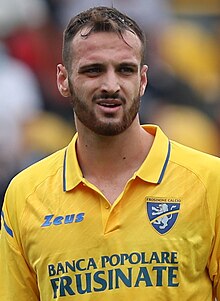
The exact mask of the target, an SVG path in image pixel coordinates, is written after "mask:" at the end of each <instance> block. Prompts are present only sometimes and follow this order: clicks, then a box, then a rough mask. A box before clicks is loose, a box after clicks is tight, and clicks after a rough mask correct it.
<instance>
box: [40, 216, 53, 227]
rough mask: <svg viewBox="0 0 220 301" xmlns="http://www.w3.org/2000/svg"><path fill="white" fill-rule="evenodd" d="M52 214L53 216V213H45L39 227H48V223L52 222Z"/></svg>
mask: <svg viewBox="0 0 220 301" xmlns="http://www.w3.org/2000/svg"><path fill="white" fill-rule="evenodd" d="M53 216H54V215H53V214H51V215H46V216H45V217H44V219H45V221H44V223H43V224H42V225H41V227H48V226H50V225H51V224H52V222H51V220H52V218H53Z"/></svg>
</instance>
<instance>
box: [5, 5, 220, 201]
mask: <svg viewBox="0 0 220 301" xmlns="http://www.w3.org/2000/svg"><path fill="white" fill-rule="evenodd" d="M112 4H113V6H114V7H116V8H119V9H120V10H122V11H123V12H125V13H128V14H129V15H130V16H131V17H133V18H134V19H135V20H136V21H137V22H138V23H139V24H140V25H142V27H143V28H144V30H145V31H146V35H147V57H146V63H147V64H148V66H149V74H148V77H149V84H148V88H147V91H146V93H145V96H144V97H143V98H142V102H141V112H140V117H141V122H142V123H146V122H147V123H157V124H159V125H160V126H161V127H162V129H163V130H164V131H165V132H166V133H167V134H168V136H169V137H170V138H171V139H175V140H177V141H179V142H182V143H184V144H186V145H189V146H192V147H194V148H197V149H199V150H202V151H205V152H208V153H210V154H214V155H217V156H219V155H220V55H219V53H220V2H219V0H118V1H117V0H115V1H91V0H90V1H89V0H80V1H77V0H62V1H60V0H0V88H1V90H0V205H1V204H2V201H3V195H4V192H5V189H6V187H7V185H8V183H9V182H10V180H11V178H12V177H13V176H14V175H15V174H16V173H18V172H19V171H20V170H22V169H23V168H25V167H27V166H28V165H30V164H32V163H33V162H36V161H38V160H39V159H41V158H43V157H45V156H47V155H49V154H50V153H52V152H54V151H56V150H58V149H59V148H61V147H63V146H65V145H66V144H67V143H68V142H69V141H70V140H71V137H72V136H73V133H74V132H75V128H74V124H73V115H72V112H71V107H70V105H69V102H68V100H66V99H63V98H62V97H61V96H60V95H59V93H58V90H57V87H56V65H57V63H59V62H61V44H62V32H63V29H64V27H65V25H66V23H67V21H68V20H69V18H70V17H71V16H72V15H74V14H76V13H78V12H80V11H81V10H83V9H86V8H89V7H91V6H97V5H106V6H111V5H112Z"/></svg>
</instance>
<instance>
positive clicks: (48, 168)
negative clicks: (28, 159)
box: [7, 148, 65, 195]
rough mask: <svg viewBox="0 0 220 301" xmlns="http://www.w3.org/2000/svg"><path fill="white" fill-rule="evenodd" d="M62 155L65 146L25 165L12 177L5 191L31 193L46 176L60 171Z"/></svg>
mask: <svg viewBox="0 0 220 301" xmlns="http://www.w3.org/2000/svg"><path fill="white" fill-rule="evenodd" d="M64 156H65V148H64V149H62V150H59V151H57V152H55V153H53V154H51V155H50V156H48V157H46V158H44V159H42V160H40V161H38V162H37V163H34V164H33V165H31V166H29V167H27V168H26V169H24V170H23V171H21V172H20V173H18V174H17V175H16V176H15V177H14V178H13V179H12V181H11V183H10V184H9V187H8V190H7V191H11V190H17V192H19V194H21V193H25V194H26V195H28V194H31V192H32V191H33V190H35V189H36V187H37V186H39V185H41V184H42V183H43V182H44V181H46V180H47V179H48V178H51V177H53V176H55V175H56V174H57V173H58V172H60V173H62V168H63V162H64Z"/></svg>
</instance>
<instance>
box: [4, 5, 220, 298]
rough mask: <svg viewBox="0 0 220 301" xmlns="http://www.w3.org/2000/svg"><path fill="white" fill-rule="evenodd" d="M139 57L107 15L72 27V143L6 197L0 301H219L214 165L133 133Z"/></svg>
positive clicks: (218, 179) (67, 49)
mask: <svg viewBox="0 0 220 301" xmlns="http://www.w3.org/2000/svg"><path fill="white" fill-rule="evenodd" d="M144 50H145V40H144V35H143V32H142V31H141V30H140V28H139V27H138V25H137V24H136V23H135V22H134V21H133V20H131V19H130V18H128V17H127V16H125V15H123V14H121V13H120V12H118V11H117V10H116V9H114V8H106V7H98V8H93V9H90V10H88V11H86V12H83V13H81V14H79V15H78V16H76V17H74V18H73V19H72V20H71V21H70V23H69V25H68V27H67V29H66V31H65V34H64V45H63V63H64V65H62V64H59V65H58V67H57V83H58V89H59V91H60V92H61V94H62V95H63V96H64V97H70V98H71V102H72V105H73V109H74V114H75V122H76V127H77V134H76V135H75V136H74V138H73V140H72V141H71V143H70V144H69V145H68V146H67V148H65V149H63V150H61V151H58V152H57V153H55V154H53V155H51V156H49V157H48V158H46V159H44V160H42V161H40V162H38V163H37V164H35V165H33V166H31V167H30V168H28V169H26V170H25V171H23V172H22V173H20V174H19V175H18V176H16V177H15V178H14V179H13V181H12V182H11V184H10V186H9V188H8V190H7V193H6V196H5V201H4V207H3V212H2V223H3V230H2V234H1V246H0V247H1V249H0V250H1V251H0V252H1V253H0V256H1V257H0V261H1V263H0V275H1V276H0V277H1V279H0V280H1V281H0V297H1V298H0V299H1V301H12V300H13V301H14V300H19V301H27V300H32V301H39V300H42V301H52V300H96V301H97V300H132V301H133V300H152V301H153V300H154V301H155V300H169V301H170V300H175V301H176V300H177V299H178V300H181V301H183V300H200V301H203V300H204V301H205V300H206V301H207V300H210V301H211V300H214V298H215V297H216V298H219V300H220V286H219V257H220V256H219V254H220V237H219V236H220V231H219V218H220V208H219V207H220V185H219V183H220V175H219V172H218V170H219V167H220V161H219V159H218V158H215V157H212V156H209V155H206V154H203V153H200V152H198V151H195V150H192V149H190V148H187V147H184V146H182V145H180V144H178V143H175V142H173V141H169V140H168V138H167V137H166V136H165V134H164V133H163V132H162V131H161V130H160V128H159V127H156V126H153V125H152V126H150V125H148V126H143V127H142V126H141V125H140V123H139V119H138V108H139V104H140V97H141V96H142V95H143V93H144V90H145V87H146V84H147V77H146V73H147V66H145V65H144V64H143V61H144ZM201 130H202V129H201Z"/></svg>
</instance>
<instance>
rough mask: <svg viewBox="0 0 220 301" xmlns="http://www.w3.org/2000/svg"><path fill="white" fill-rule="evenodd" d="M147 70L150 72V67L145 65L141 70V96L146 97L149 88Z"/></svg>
mask: <svg viewBox="0 0 220 301" xmlns="http://www.w3.org/2000/svg"><path fill="white" fill-rule="evenodd" d="M147 70H148V66H147V65H143V66H142V68H141V83H140V96H143V95H144V92H145V89H146V86H147Z"/></svg>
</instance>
